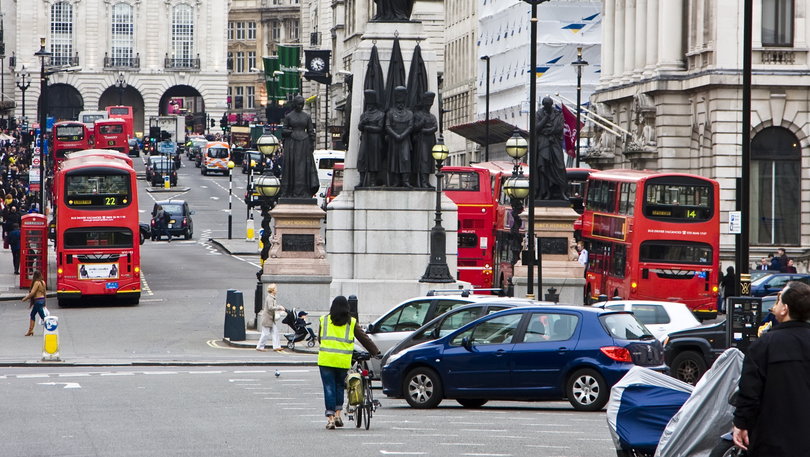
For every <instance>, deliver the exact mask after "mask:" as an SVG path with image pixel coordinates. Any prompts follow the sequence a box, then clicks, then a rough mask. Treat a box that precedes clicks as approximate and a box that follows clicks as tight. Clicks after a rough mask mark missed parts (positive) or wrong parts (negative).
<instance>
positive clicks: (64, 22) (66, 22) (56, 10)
mask: <svg viewBox="0 0 810 457" xmlns="http://www.w3.org/2000/svg"><path fill="white" fill-rule="evenodd" d="M51 52H52V53H53V56H51V65H70V64H71V62H70V60H71V59H70V58H71V56H72V55H73V5H71V4H70V3H68V2H57V3H54V4H53V5H51Z"/></svg>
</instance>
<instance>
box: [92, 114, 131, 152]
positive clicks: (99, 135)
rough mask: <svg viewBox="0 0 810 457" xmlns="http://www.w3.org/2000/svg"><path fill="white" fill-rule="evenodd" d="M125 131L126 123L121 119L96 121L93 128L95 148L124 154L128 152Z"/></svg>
mask: <svg viewBox="0 0 810 457" xmlns="http://www.w3.org/2000/svg"><path fill="white" fill-rule="evenodd" d="M126 129H127V123H126V121H125V120H123V119H121V118H111V119H99V120H97V121H96V122H95V125H94V128H93V136H94V138H95V146H96V147H98V148H104V149H112V150H115V151H118V152H123V153H124V154H126V153H127V152H129V141H128V140H129V139H128V138H127V132H126Z"/></svg>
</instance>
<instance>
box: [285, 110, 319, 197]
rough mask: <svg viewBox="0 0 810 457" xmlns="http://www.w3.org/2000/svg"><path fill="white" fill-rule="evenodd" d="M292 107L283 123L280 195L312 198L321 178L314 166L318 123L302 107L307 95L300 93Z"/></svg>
mask: <svg viewBox="0 0 810 457" xmlns="http://www.w3.org/2000/svg"><path fill="white" fill-rule="evenodd" d="M290 105H291V106H292V111H290V112H289V113H287V115H286V116H284V121H283V123H282V129H281V133H282V138H283V153H284V166H283V169H282V173H281V193H280V196H281V197H291V198H312V196H313V195H315V193H316V192H318V187H319V186H320V182H319V180H318V170H317V168H316V167H315V157H314V156H313V151H314V150H315V147H314V144H315V127H314V126H313V125H312V118H311V117H310V116H309V114H307V113H305V112H304V111H303V109H304V97H302V96H300V95H297V96H296V97H295V98H293V100H292V102H290Z"/></svg>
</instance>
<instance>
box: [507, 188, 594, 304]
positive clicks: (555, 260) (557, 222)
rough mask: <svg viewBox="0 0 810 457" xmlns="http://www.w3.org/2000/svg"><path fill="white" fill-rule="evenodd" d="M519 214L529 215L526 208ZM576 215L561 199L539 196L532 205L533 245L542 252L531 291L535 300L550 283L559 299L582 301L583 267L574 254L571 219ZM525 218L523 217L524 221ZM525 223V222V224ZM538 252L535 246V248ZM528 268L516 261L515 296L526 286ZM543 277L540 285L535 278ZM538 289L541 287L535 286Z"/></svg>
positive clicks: (519, 294)
mask: <svg viewBox="0 0 810 457" xmlns="http://www.w3.org/2000/svg"><path fill="white" fill-rule="evenodd" d="M522 216H523V217H524V218H527V217H528V211H524V212H523V214H522ZM578 217H579V214H577V212H576V211H574V210H573V209H572V208H571V207H570V205H567V204H560V202H546V201H542V200H538V201H536V202H535V207H534V235H535V237H536V241H535V246H536V247H539V249H540V251H541V252H542V258H541V259H540V261H541V262H542V263H541V268H542V270H541V274H540V275H538V274H537V269H535V275H534V281H535V284H534V294H535V298H536V299H538V300H545V298H546V295H547V294H548V293H549V291H548V289H549V288H551V287H553V288H555V289H556V294H558V295H559V299H558V302H559V303H564V304H568V305H580V304H582V303H583V298H584V287H585V267H584V266H582V265H581V264H580V263H579V262H578V261H577V257H576V250H575V249H574V247H573V246H574V244H575V243H574V221H575V220H576V219H577V218H578ZM526 223H527V222H526V221H525V220H524V224H526ZM524 226H526V225H524ZM535 252H537V250H535ZM527 276H528V269H527V267H526V266H525V265H522V264H517V265H515V276H514V278H513V282H514V283H515V296H516V297H523V296H525V295H526V290H527ZM538 278H539V279H542V288H538V286H537V280H538ZM538 289H540V290H538Z"/></svg>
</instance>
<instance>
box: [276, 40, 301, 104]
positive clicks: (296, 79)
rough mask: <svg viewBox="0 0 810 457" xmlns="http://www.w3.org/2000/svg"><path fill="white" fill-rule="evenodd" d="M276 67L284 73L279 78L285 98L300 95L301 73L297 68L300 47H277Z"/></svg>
mask: <svg viewBox="0 0 810 457" xmlns="http://www.w3.org/2000/svg"><path fill="white" fill-rule="evenodd" d="M278 65H279V69H280V70H281V71H283V72H284V74H283V75H282V76H281V78H280V88H281V92H282V93H284V96H285V98H287V97H292V96H293V95H295V94H300V93H301V73H299V72H298V67H300V66H301V47H300V46H283V45H279V46H278Z"/></svg>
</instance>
